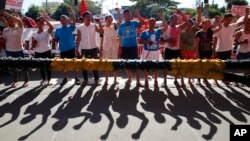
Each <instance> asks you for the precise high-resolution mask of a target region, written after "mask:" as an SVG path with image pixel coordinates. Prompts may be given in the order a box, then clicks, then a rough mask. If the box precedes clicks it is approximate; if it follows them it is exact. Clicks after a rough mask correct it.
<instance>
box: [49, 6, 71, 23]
mask: <svg viewBox="0 0 250 141" xmlns="http://www.w3.org/2000/svg"><path fill="white" fill-rule="evenodd" d="M61 15H67V16H69V13H68V11H67V4H65V3H62V4H61V5H59V6H58V7H57V9H56V11H55V12H54V13H53V14H52V18H53V19H55V20H59V19H60V16H61Z"/></svg>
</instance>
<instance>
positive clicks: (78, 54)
mask: <svg viewBox="0 0 250 141" xmlns="http://www.w3.org/2000/svg"><path fill="white" fill-rule="evenodd" d="M75 55H76V58H78V57H79V56H80V53H79V51H78V50H77V49H76V50H75Z"/></svg>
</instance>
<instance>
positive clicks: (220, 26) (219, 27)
mask: <svg viewBox="0 0 250 141" xmlns="http://www.w3.org/2000/svg"><path fill="white" fill-rule="evenodd" d="M221 28H222V23H221V20H219V26H218V27H216V28H215V29H212V30H213V34H215V33H217V32H219V31H220V30H221Z"/></svg>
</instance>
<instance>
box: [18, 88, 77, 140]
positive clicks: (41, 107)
mask: <svg viewBox="0 0 250 141" xmlns="http://www.w3.org/2000/svg"><path fill="white" fill-rule="evenodd" d="M62 87H63V86H60V87H58V88H57V89H55V90H54V91H53V92H51V93H50V94H49V95H48V97H47V98H46V99H44V100H43V101H42V102H41V103H38V102H36V103H34V104H32V105H30V106H29V107H28V108H27V109H26V111H25V113H24V114H28V116H26V117H24V118H23V119H22V120H21V122H20V123H21V124H27V123H29V122H31V121H32V120H34V119H35V118H36V116H37V115H39V114H40V115H42V122H41V123H40V124H39V125H38V126H37V127H35V128H34V129H33V130H32V131H31V132H29V133H28V134H26V135H24V136H22V137H20V138H19V139H18V140H25V139H27V138H28V137H29V136H30V135H32V134H33V133H35V132H36V131H38V130H39V129H40V128H41V127H42V126H43V125H45V124H46V122H47V120H48V117H49V115H50V114H51V109H52V108H53V107H54V106H56V105H57V104H59V103H60V102H62V99H63V98H64V97H65V96H66V95H68V93H69V92H70V90H71V89H72V88H73V87H74V85H72V86H70V87H69V88H67V89H64V90H63V91H62V92H60V90H61V89H62Z"/></svg>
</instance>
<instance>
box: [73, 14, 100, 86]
mask: <svg viewBox="0 0 250 141" xmlns="http://www.w3.org/2000/svg"><path fill="white" fill-rule="evenodd" d="M82 17H83V24H81V25H80V26H79V27H78V29H77V38H76V54H79V52H78V50H79V47H80V49H81V54H82V55H83V56H84V57H85V58H95V59H97V58H98V56H97V54H98V46H97V42H96V32H98V33H101V34H103V28H102V25H101V22H100V20H96V22H97V23H98V24H99V26H97V25H96V24H94V23H92V22H91V17H92V16H91V13H90V12H88V11H86V12H84V13H83V15H82ZM93 74H94V79H95V84H96V85H98V84H99V76H98V71H96V70H95V71H93ZM83 79H84V81H83V85H86V84H88V72H87V70H84V71H83Z"/></svg>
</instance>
